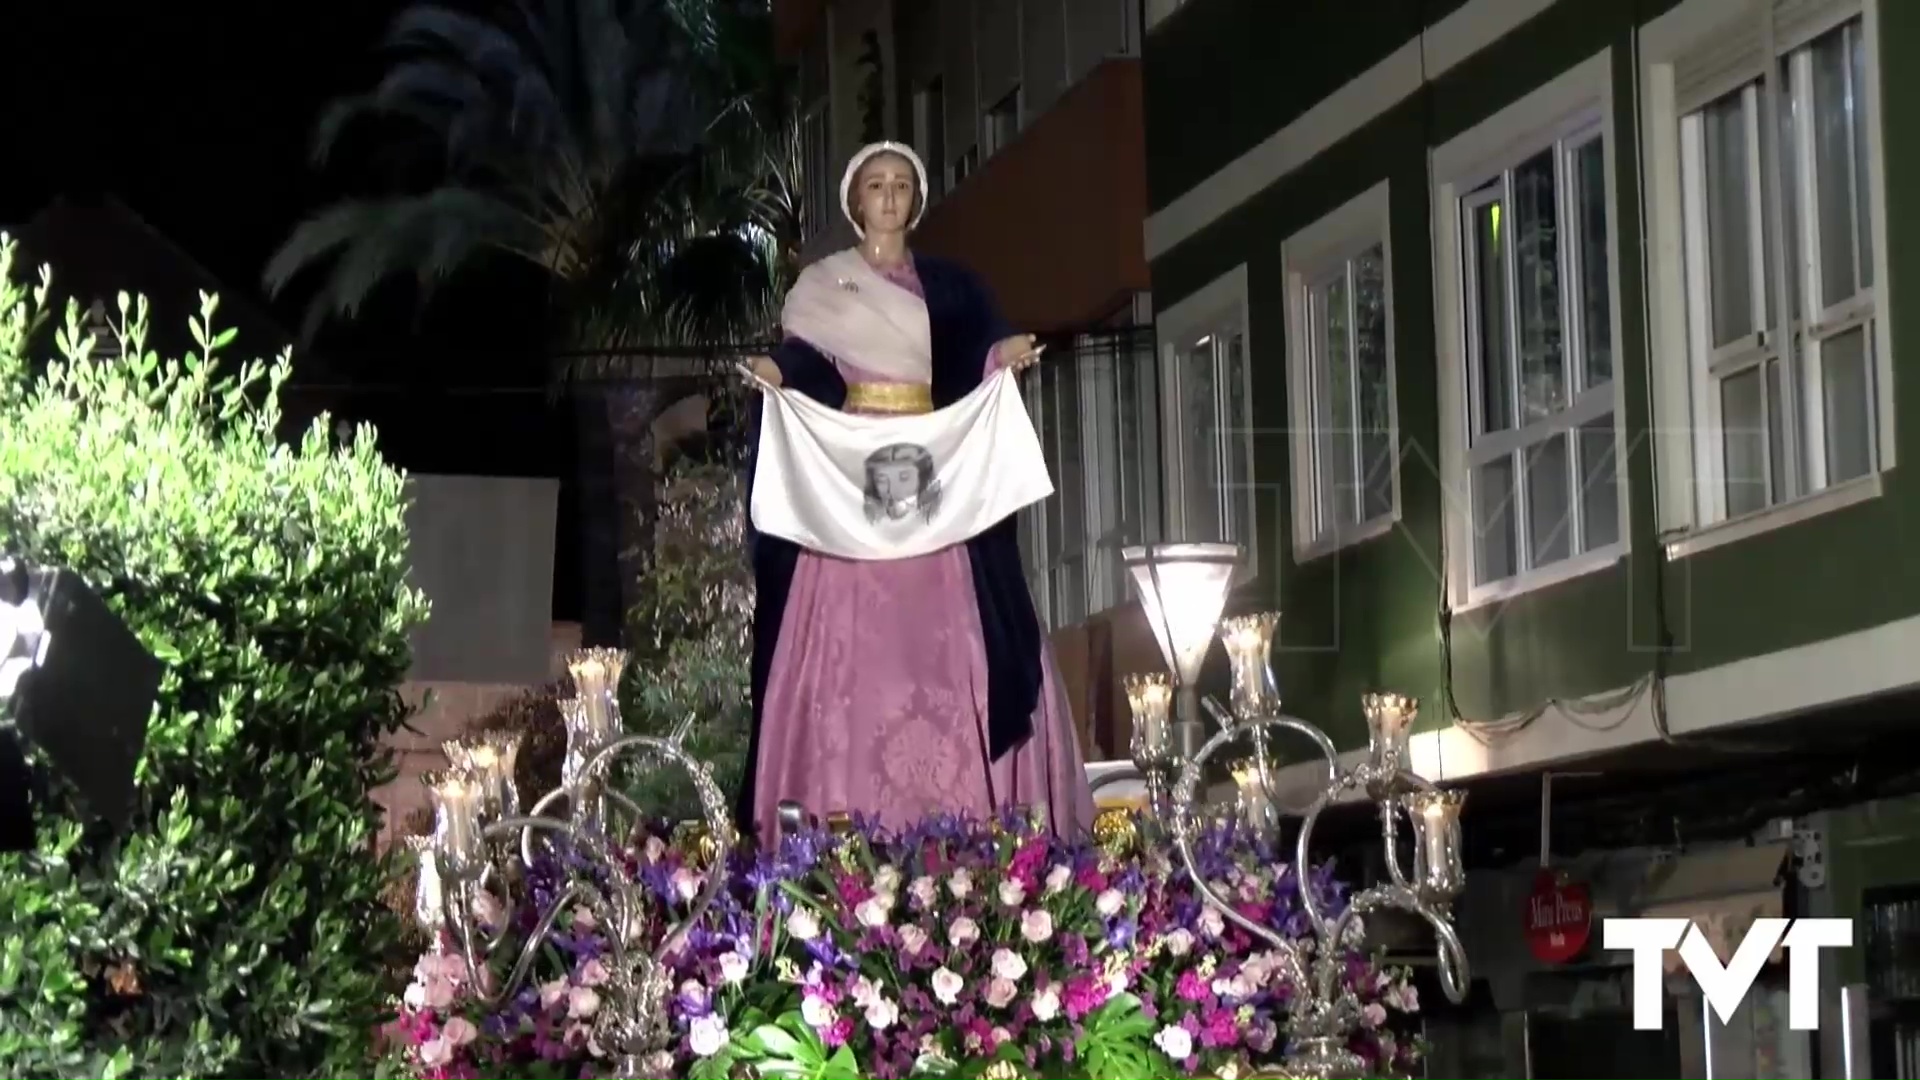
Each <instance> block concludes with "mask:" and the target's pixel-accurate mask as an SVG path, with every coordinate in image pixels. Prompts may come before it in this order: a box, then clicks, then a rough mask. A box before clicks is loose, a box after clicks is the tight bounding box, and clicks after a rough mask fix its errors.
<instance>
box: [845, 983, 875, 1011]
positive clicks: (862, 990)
mask: <svg viewBox="0 0 1920 1080" xmlns="http://www.w3.org/2000/svg"><path fill="white" fill-rule="evenodd" d="M879 996H880V988H879V987H878V986H875V985H874V983H873V980H872V979H869V978H867V977H866V976H865V975H855V976H854V977H853V981H852V982H850V983H848V984H847V997H849V998H852V999H853V1003H854V1004H855V1005H857V1006H859V1007H860V1008H862V1009H864V1008H866V1007H867V1006H868V1005H869V1004H872V1002H873V999H874V998H876V997H879Z"/></svg>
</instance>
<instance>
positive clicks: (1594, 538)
mask: <svg viewBox="0 0 1920 1080" xmlns="http://www.w3.org/2000/svg"><path fill="white" fill-rule="evenodd" d="M1619 476H1620V470H1619V465H1618V462H1617V455H1616V454H1615V452H1614V432H1613V415H1612V414H1611V413H1609V414H1608V415H1606V416H1603V417H1601V418H1600V419H1598V420H1594V421H1592V422H1590V423H1586V424H1582V425H1580V528H1581V530H1582V531H1583V532H1584V533H1585V534H1586V535H1584V536H1582V537H1581V538H1580V550H1582V551H1593V550H1595V549H1598V548H1603V547H1606V546H1608V545H1609V544H1615V543H1618V542H1619V540H1620V480H1619Z"/></svg>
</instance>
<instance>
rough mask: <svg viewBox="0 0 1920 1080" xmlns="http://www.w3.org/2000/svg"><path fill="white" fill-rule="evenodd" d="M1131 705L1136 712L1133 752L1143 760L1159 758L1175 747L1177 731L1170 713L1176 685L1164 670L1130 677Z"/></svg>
mask: <svg viewBox="0 0 1920 1080" xmlns="http://www.w3.org/2000/svg"><path fill="white" fill-rule="evenodd" d="M1126 688H1127V705H1128V707H1129V708H1130V709H1131V710H1132V712H1133V756H1134V757H1135V758H1136V759H1138V760H1141V761H1158V760H1160V759H1162V758H1164V757H1166V756H1167V755H1168V754H1169V753H1171V752H1172V749H1173V732H1172V728H1171V726H1170V725H1169V724H1168V715H1169V713H1170V712H1171V710H1172V707H1173V686H1172V684H1171V683H1169V682H1168V681H1167V677H1166V676H1165V675H1161V674H1157V673H1156V674H1151V675H1129V676H1127V679H1126Z"/></svg>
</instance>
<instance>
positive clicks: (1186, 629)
mask: <svg viewBox="0 0 1920 1080" xmlns="http://www.w3.org/2000/svg"><path fill="white" fill-rule="evenodd" d="M1120 559H1121V561H1122V562H1123V563H1124V564H1125V565H1126V567H1127V572H1128V573H1129V574H1130V575H1131V576H1132V579H1133V588H1134V591H1135V592H1137V593H1139V594H1140V608H1141V610H1142V611H1144V612H1145V613H1146V616H1147V625H1148V626H1149V627H1151V628H1152V630H1153V639H1154V641H1155V642H1156V643H1158V644H1159V646H1160V656H1161V658H1162V659H1163V660H1165V661H1166V663H1167V671H1168V673H1169V674H1170V675H1171V677H1172V680H1173V695H1174V723H1173V750H1174V755H1175V757H1177V758H1178V759H1179V760H1181V761H1190V760H1192V758H1193V755H1195V754H1197V753H1199V752H1200V747H1201V746H1202V745H1203V744H1204V743H1205V742H1206V741H1207V732H1206V725H1205V723H1204V722H1203V721H1202V719H1201V715H1200V694H1199V689H1198V685H1197V684H1198V683H1199V681H1200V668H1201V665H1202V664H1204V663H1205V662H1206V659H1207V650H1208V649H1209V648H1210V647H1212V645H1213V635H1214V630H1215V628H1216V627H1217V625H1218V624H1219V622H1220V612H1221V611H1222V610H1223V609H1224V608H1225V607H1226V606H1227V591H1228V590H1229V589H1230V588H1232V586H1233V572H1234V570H1235V569H1237V568H1238V567H1239V565H1240V545H1238V544H1154V545H1151V546H1148V547H1130V548H1124V549H1122V550H1121V552H1120Z"/></svg>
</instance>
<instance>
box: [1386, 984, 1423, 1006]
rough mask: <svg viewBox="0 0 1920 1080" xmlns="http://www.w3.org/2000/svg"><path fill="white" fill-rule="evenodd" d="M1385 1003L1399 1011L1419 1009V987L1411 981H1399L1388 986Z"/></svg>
mask: <svg viewBox="0 0 1920 1080" xmlns="http://www.w3.org/2000/svg"><path fill="white" fill-rule="evenodd" d="M1386 998H1387V1004H1388V1005H1391V1006H1393V1007H1394V1008H1396V1009H1399V1010H1400V1011H1401V1012H1419V1011H1420V988H1419V987H1417V986H1415V985H1413V984H1412V983H1400V984H1398V985H1395V986H1389V987H1388V988H1387V993H1386Z"/></svg>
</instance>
